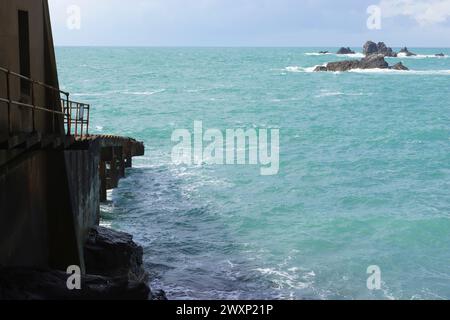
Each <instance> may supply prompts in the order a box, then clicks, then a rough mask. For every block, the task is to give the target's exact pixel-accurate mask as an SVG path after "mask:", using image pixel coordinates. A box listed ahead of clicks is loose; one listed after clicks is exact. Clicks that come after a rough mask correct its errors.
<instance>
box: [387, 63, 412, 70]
mask: <svg viewBox="0 0 450 320" xmlns="http://www.w3.org/2000/svg"><path fill="white" fill-rule="evenodd" d="M390 69H392V70H401V71H408V70H409V69H408V68H407V67H405V66H404V65H403V63H401V62H399V63H397V64H394V65H393V66H392V67H390Z"/></svg>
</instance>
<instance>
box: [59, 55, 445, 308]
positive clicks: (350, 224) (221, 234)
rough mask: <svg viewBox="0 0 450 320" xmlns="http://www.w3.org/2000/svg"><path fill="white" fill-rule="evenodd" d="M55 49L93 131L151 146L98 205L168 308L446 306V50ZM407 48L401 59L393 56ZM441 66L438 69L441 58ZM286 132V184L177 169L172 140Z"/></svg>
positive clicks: (64, 83) (279, 179) (235, 170)
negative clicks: (246, 302) (137, 250)
mask: <svg viewBox="0 0 450 320" xmlns="http://www.w3.org/2000/svg"><path fill="white" fill-rule="evenodd" d="M337 49H338V48H126V47H117V48H106V47H98V48H97V47H58V48H57V49H56V54H57V63H58V70H59V79H60V85H61V88H62V89H64V90H67V91H69V92H70V93H71V96H70V97H71V100H75V101H80V102H85V103H89V104H90V105H91V125H90V133H97V134H117V135H122V136H130V137H134V138H136V139H138V140H141V141H144V142H145V146H146V152H145V156H143V157H140V158H135V159H134V161H133V168H132V169H128V171H127V177H126V178H125V179H123V180H121V182H120V185H119V188H117V189H115V190H113V191H110V192H109V193H108V202H107V203H105V204H103V205H102V207H101V211H102V222H101V223H102V225H104V226H107V227H111V228H115V229H118V230H122V231H125V232H128V233H131V234H133V235H134V239H135V241H136V242H138V243H139V244H140V245H141V246H142V247H143V248H144V255H145V257H144V265H145V268H146V270H147V271H148V272H149V273H150V275H151V286H152V288H153V289H163V290H164V291H165V292H166V294H167V297H168V298H169V299H174V300H176V299H307V300H308V299H319V300H322V299H323V300H328V299H337V300H353V299H399V300H410V299H450V58H449V56H450V49H448V48H410V50H411V51H413V52H415V53H417V54H418V55H417V56H414V57H404V56H403V57H399V58H387V61H388V62H389V64H395V63H397V62H399V61H402V62H403V64H404V65H406V66H407V67H408V68H409V69H410V71H391V70H354V71H351V72H342V73H332V72H323V73H315V72H313V70H314V67H315V66H317V65H323V64H325V63H327V62H331V61H340V60H346V59H359V58H361V57H362V56H363V55H362V53H361V51H362V49H361V48H354V50H355V51H356V52H357V53H356V54H354V55H347V56H337V55H335V54H324V55H319V54H317V52H319V51H324V50H327V51H330V52H336V51H337ZM398 49H399V48H397V50H398ZM437 53H444V57H436V56H435V54H437ZM194 121H201V122H202V123H203V126H204V127H205V128H213V129H219V130H222V131H224V132H225V130H227V129H252V128H253V129H269V130H270V129H278V130H279V132H280V138H279V144H280V153H279V155H280V163H279V172H278V174H275V175H270V176H263V175H261V174H260V167H259V166H255V165H220V164H218V165H213V164H203V165H202V164H192V165H189V164H187V165H186V164H184V165H180V164H176V163H175V162H174V161H173V160H172V156H171V155H172V150H173V147H174V146H175V144H174V142H173V141H172V139H171V137H172V134H173V132H174V131H175V130H177V129H187V130H190V131H192V130H193V127H194Z"/></svg>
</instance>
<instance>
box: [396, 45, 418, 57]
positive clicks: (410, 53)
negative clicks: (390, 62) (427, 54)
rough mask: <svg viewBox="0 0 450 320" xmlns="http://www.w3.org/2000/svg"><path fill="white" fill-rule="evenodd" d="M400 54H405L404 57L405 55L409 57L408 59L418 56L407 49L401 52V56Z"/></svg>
mask: <svg viewBox="0 0 450 320" xmlns="http://www.w3.org/2000/svg"><path fill="white" fill-rule="evenodd" d="M400 53H401V54H403V55H405V56H407V57H412V56H417V54H415V53H413V52H411V51H409V50H408V48H407V47H404V48H402V49H401V50H400V52H399V54H400Z"/></svg>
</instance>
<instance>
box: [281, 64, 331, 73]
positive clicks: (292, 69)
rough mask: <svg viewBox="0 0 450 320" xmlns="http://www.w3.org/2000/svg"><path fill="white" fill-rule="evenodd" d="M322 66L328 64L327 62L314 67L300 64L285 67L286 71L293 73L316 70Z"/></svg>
mask: <svg viewBox="0 0 450 320" xmlns="http://www.w3.org/2000/svg"><path fill="white" fill-rule="evenodd" d="M320 66H326V64H323V65H316V66H314V67H306V68H304V67H299V66H289V67H286V68H284V71H287V72H291V73H304V72H314V70H315V69H316V68H317V67H320Z"/></svg>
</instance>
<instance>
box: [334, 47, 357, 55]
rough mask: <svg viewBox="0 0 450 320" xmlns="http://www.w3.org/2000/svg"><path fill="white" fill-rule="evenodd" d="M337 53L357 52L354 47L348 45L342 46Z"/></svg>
mask: <svg viewBox="0 0 450 320" xmlns="http://www.w3.org/2000/svg"><path fill="white" fill-rule="evenodd" d="M337 54H355V51H353V50H352V49H350V48H348V47H347V48H344V47H342V48H340V49H339V51H338V52H337Z"/></svg>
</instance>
